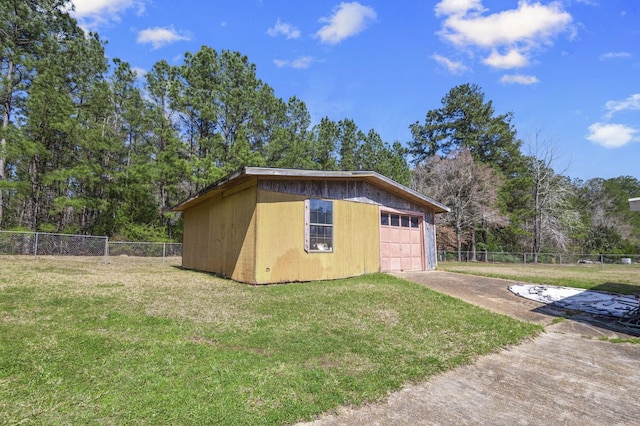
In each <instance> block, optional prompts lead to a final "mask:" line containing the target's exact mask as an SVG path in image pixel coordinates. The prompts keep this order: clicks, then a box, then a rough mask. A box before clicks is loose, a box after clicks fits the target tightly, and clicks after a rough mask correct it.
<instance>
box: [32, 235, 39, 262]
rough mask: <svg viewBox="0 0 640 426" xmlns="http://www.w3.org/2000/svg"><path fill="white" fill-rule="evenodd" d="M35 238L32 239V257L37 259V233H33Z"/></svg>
mask: <svg viewBox="0 0 640 426" xmlns="http://www.w3.org/2000/svg"><path fill="white" fill-rule="evenodd" d="M34 234H35V238H34V239H33V257H34V258H37V257H38V233H37V232H34Z"/></svg>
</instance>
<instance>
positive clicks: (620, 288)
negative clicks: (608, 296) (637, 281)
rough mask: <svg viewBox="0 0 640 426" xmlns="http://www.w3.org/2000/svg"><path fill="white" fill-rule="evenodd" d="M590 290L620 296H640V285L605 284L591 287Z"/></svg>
mask: <svg viewBox="0 0 640 426" xmlns="http://www.w3.org/2000/svg"><path fill="white" fill-rule="evenodd" d="M590 290H595V291H606V292H608V293H619V294H631V295H636V296H638V295H640V285H633V284H622V283H603V284H600V285H597V286H595V287H591V288H590Z"/></svg>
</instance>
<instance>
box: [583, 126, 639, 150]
mask: <svg viewBox="0 0 640 426" xmlns="http://www.w3.org/2000/svg"><path fill="white" fill-rule="evenodd" d="M637 134H638V130H637V129H634V128H633V127H630V126H626V125H624V124H609V123H606V124H603V123H594V124H592V125H591V126H589V133H588V134H587V135H586V136H585V137H586V138H587V139H588V140H590V141H591V142H593V143H595V144H598V145H600V146H603V147H605V148H620V147H622V146H625V145H627V144H628V143H631V142H632V141H634V140H637V136H636V135H637Z"/></svg>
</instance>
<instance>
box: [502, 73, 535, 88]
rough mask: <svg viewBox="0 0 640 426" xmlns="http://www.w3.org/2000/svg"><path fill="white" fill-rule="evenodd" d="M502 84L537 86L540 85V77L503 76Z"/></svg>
mask: <svg viewBox="0 0 640 426" xmlns="http://www.w3.org/2000/svg"><path fill="white" fill-rule="evenodd" d="M500 81H501V82H502V83H505V84H524V85H527V86H528V85H530V84H536V83H539V82H540V80H538V77H536V76H535V75H522V74H511V75H503V76H502V78H501V79H500Z"/></svg>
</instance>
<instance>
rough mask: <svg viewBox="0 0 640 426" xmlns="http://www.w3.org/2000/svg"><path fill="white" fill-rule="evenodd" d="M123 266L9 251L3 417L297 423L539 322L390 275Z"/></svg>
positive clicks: (1, 334)
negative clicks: (232, 277)
mask: <svg viewBox="0 0 640 426" xmlns="http://www.w3.org/2000/svg"><path fill="white" fill-rule="evenodd" d="M61 262H62V263H61ZM111 262H112V263H110V264H105V263H102V262H100V260H93V259H79V260H69V259H65V260H59V259H39V260H33V259H21V258H6V259H4V258H3V259H0V266H1V267H0V282H2V287H0V325H1V327H0V419H7V420H8V423H10V424H14V423H15V424H85V423H109V424H112V423H115V424H122V423H136V424H205V423H206V424H212V423H213V424H283V423H294V422H296V421H299V420H304V419H310V418H313V417H314V416H316V415H318V414H320V413H322V412H325V411H327V410H331V409H333V408H335V407H337V406H340V405H345V404H352V405H358V404H362V403H364V402H366V401H374V400H377V399H380V398H383V397H384V396H385V395H387V393H388V392H390V391H393V390H396V389H399V388H400V387H401V386H402V385H403V384H404V383H406V382H409V381H422V380H425V379H427V378H428V377H429V376H431V375H433V374H437V373H439V372H442V371H445V370H447V369H450V368H453V367H455V366H457V365H460V364H465V363H469V362H471V361H472V360H474V359H475V358H476V357H477V356H478V355H481V354H486V353H490V352H492V351H495V350H497V349H498V348H501V347H503V346H505V345H512V344H516V343H518V342H520V341H521V340H522V339H524V338H526V337H528V336H531V335H533V334H535V333H537V332H539V331H540V329H541V328H540V327H539V326H536V325H532V324H526V323H522V322H519V321H516V320H514V319H511V318H508V317H506V316H502V315H496V314H493V313H490V312H488V311H486V310H483V309H480V308H477V307H474V306H471V305H468V304H466V303H464V302H461V301H460V300H457V299H454V298H451V297H448V296H444V295H441V294H439V293H435V292H433V291H430V290H428V289H426V288H424V287H422V286H419V285H416V284H413V283H409V282H406V281H402V280H399V279H397V278H394V277H391V276H388V275H384V274H374V275H368V276H363V277H358V278H352V279H346V280H335V281H327V282H311V283H293V284H287V285H275V286H247V285H244V284H238V283H234V282H232V281H228V280H222V279H219V278H216V277H213V276H211V275H208V274H204V273H197V272H193V271H185V270H181V269H179V268H177V267H172V266H168V265H162V264H161V263H160V262H159V261H156V263H154V261H153V260H148V259H145V260H141V259H132V258H127V259H113V260H112V261H111Z"/></svg>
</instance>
